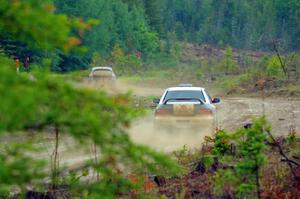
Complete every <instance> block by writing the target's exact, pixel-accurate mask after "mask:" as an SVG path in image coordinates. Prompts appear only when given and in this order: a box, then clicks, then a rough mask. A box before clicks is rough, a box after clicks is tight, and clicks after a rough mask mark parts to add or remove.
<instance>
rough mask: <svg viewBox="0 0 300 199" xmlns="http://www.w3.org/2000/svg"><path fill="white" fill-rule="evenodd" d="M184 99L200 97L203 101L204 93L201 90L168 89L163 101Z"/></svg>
mask: <svg viewBox="0 0 300 199" xmlns="http://www.w3.org/2000/svg"><path fill="white" fill-rule="evenodd" d="M184 99H187V100H188V99H200V100H202V101H203V102H205V98H204V95H203V93H202V91H193V90H180V91H168V92H167V94H166V96H165V99H164V101H167V100H172V101H173V100H174V101H176V100H184Z"/></svg>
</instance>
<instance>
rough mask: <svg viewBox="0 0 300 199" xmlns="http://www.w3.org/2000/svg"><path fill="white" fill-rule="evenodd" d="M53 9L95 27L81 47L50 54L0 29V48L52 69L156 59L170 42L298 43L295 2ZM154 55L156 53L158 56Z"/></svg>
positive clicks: (90, 4)
mask: <svg viewBox="0 0 300 199" xmlns="http://www.w3.org/2000/svg"><path fill="white" fill-rule="evenodd" d="M53 1H54V2H53V3H54V5H55V7H56V8H55V12H56V13H62V14H66V15H68V16H69V17H71V18H72V17H80V18H82V19H83V20H89V19H95V20H97V21H98V25H96V26H94V27H93V28H92V29H91V30H90V31H88V32H87V33H86V34H84V35H83V34H82V33H80V32H76V31H73V34H74V35H76V36H79V37H81V38H82V40H81V46H83V47H84V48H83V49H82V50H81V51H76V52H72V53H70V54H65V53H64V52H61V51H59V50H57V51H56V52H55V53H51V54H49V53H48V52H45V51H41V50H40V49H37V48H34V47H32V46H30V47H28V46H27V45H25V44H23V43H20V42H19V41H16V40H14V39H11V38H10V37H9V35H7V34H6V33H5V30H2V31H0V32H1V33H0V34H1V38H2V39H1V47H2V48H4V49H5V51H6V52H7V53H8V54H10V55H11V56H15V57H20V58H21V59H22V60H23V62H24V60H25V58H24V57H25V55H24V54H28V56H30V57H31V58H32V59H31V61H32V62H41V60H42V59H44V58H49V57H50V58H51V59H52V60H55V61H53V63H52V64H51V65H52V69H54V70H56V71H69V70H72V69H81V68H86V67H88V65H89V64H90V63H91V62H92V60H93V57H95V56H96V57H98V58H99V57H101V59H111V57H113V55H112V54H113V51H114V50H115V52H118V50H120V49H121V50H122V51H123V52H124V54H126V55H130V56H131V59H132V60H129V62H134V63H136V60H137V59H140V58H142V59H143V60H147V59H148V60H149V59H154V58H156V59H159V57H161V56H162V55H163V56H168V55H169V54H170V53H172V48H174V45H172V43H174V42H175V41H185V42H190V43H199V44H202V43H207V44H212V45H216V46H219V47H226V46H232V47H234V48H241V49H251V50H265V51H268V50H270V43H271V41H272V40H273V39H276V40H277V41H280V44H281V47H282V48H284V49H285V50H289V51H294V50H298V49H299V45H300V38H299V36H298V35H299V32H300V24H299V23H298V22H299V20H300V14H299V9H300V2H299V1H297V0H284V1H283V0H264V1H261V0H254V1H247V0H224V1H220V0H151V1H148V0H110V1H106V0H89V1H86V0H75V1H74V0H53ZM158 54H159V56H158Z"/></svg>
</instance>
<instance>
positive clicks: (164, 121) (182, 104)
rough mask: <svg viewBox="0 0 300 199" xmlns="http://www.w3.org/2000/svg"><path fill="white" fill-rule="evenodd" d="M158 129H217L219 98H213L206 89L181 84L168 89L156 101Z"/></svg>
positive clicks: (156, 125) (156, 124) (156, 123)
mask: <svg viewBox="0 0 300 199" xmlns="http://www.w3.org/2000/svg"><path fill="white" fill-rule="evenodd" d="M153 102H154V103H155V104H157V107H156V110H155V123H154V124H155V128H156V129H169V130H170V129H172V130H174V128H175V129H181V128H191V129H195V130H201V129H209V130H214V129H215V119H216V118H215V117H216V107H215V106H214V104H216V103H219V102H220V99H219V98H211V97H210V95H209V93H208V92H207V91H206V89H205V88H202V87H194V86H193V85H191V84H181V85H178V86H177V87H171V88H168V89H166V91H165V92H164V94H163V95H162V97H161V98H160V99H154V100H153Z"/></svg>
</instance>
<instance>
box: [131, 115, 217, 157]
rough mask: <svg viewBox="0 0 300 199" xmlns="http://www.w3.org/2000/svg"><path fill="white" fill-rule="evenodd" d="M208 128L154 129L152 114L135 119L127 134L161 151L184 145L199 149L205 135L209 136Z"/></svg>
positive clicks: (172, 149) (138, 142) (169, 150)
mask: <svg viewBox="0 0 300 199" xmlns="http://www.w3.org/2000/svg"><path fill="white" fill-rule="evenodd" d="M211 135H212V133H211V132H209V130H208V128H203V129H202V130H201V129H199V130H196V129H180V128H174V129H156V128H154V116H153V115H148V116H146V117H144V118H142V119H139V120H138V121H135V122H134V123H133V125H132V128H131V129H130V130H129V136H130V137H131V139H132V141H133V142H135V143H137V144H142V145H145V146H148V147H150V148H152V149H155V150H157V151H162V152H172V151H175V150H179V149H182V148H183V147H184V146H186V147H187V148H188V149H191V150H192V149H199V148H200V147H201V145H202V143H203V141H204V138H205V136H211Z"/></svg>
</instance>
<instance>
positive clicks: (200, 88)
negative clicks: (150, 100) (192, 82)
mask: <svg viewBox="0 0 300 199" xmlns="http://www.w3.org/2000/svg"><path fill="white" fill-rule="evenodd" d="M203 90H204V88H202V87H171V88H168V89H167V91H203Z"/></svg>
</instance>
